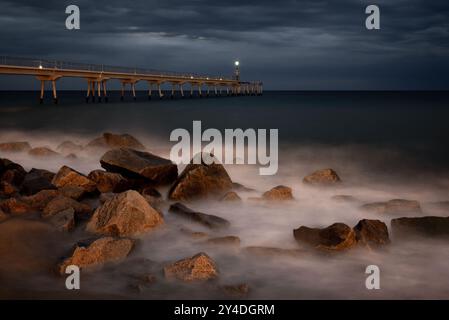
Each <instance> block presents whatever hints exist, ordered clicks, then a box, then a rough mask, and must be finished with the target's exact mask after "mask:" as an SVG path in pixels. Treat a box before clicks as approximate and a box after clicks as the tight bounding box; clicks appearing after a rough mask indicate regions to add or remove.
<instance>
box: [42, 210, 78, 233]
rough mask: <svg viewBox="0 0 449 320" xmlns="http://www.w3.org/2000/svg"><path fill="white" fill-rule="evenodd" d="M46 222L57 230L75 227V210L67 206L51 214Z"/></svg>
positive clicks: (68, 229)
mask: <svg viewBox="0 0 449 320" xmlns="http://www.w3.org/2000/svg"><path fill="white" fill-rule="evenodd" d="M48 222H49V223H50V224H51V225H53V227H55V228H56V229H57V230H58V231H65V232H69V231H72V230H73V229H74V228H75V210H74V209H73V208H68V209H66V210H63V211H60V212H58V213H56V214H53V215H51V216H50V217H49V218H48Z"/></svg>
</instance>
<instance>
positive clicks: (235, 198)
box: [220, 191, 242, 202]
mask: <svg viewBox="0 0 449 320" xmlns="http://www.w3.org/2000/svg"><path fill="white" fill-rule="evenodd" d="M220 200H221V201H229V202H239V201H242V198H240V197H239V195H238V194H237V193H236V192H234V191H229V192H227V193H226V194H225V195H224V196H223V197H222V198H221V199H220Z"/></svg>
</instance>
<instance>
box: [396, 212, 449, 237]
mask: <svg viewBox="0 0 449 320" xmlns="http://www.w3.org/2000/svg"><path fill="white" fill-rule="evenodd" d="M391 228H392V232H393V235H394V236H395V237H400V238H406V237H412V236H424V237H442V238H447V237H449V217H433V216H426V217H419V218H397V219H392V220H391Z"/></svg>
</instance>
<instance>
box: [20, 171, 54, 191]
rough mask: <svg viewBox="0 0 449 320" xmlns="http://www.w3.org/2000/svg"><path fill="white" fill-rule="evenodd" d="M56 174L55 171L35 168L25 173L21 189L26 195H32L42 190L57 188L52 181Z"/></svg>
mask: <svg viewBox="0 0 449 320" xmlns="http://www.w3.org/2000/svg"><path fill="white" fill-rule="evenodd" d="M54 176H55V174H54V173H53V172H50V171H47V170H43V169H35V168H33V169H31V170H30V172H28V173H27V174H26V175H25V179H24V180H23V183H22V187H21V190H20V191H21V193H22V194H24V195H32V194H35V193H38V192H39V191H42V190H51V189H56V187H55V186H54V185H53V184H52V183H51V181H52V180H53V178H54Z"/></svg>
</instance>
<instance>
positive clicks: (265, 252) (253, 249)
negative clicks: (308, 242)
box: [244, 246, 304, 257]
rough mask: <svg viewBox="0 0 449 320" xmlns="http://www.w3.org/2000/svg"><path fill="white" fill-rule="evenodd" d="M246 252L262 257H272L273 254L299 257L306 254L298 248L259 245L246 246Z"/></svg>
mask: <svg viewBox="0 0 449 320" xmlns="http://www.w3.org/2000/svg"><path fill="white" fill-rule="evenodd" d="M244 251H245V252H247V253H249V254H253V255H257V256H262V257H267V256H268V257H271V256H274V257H276V256H281V257H282V256H285V257H299V256H304V252H303V251H302V250H298V249H282V248H274V247H258V246H250V247H246V248H245V250H244Z"/></svg>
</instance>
